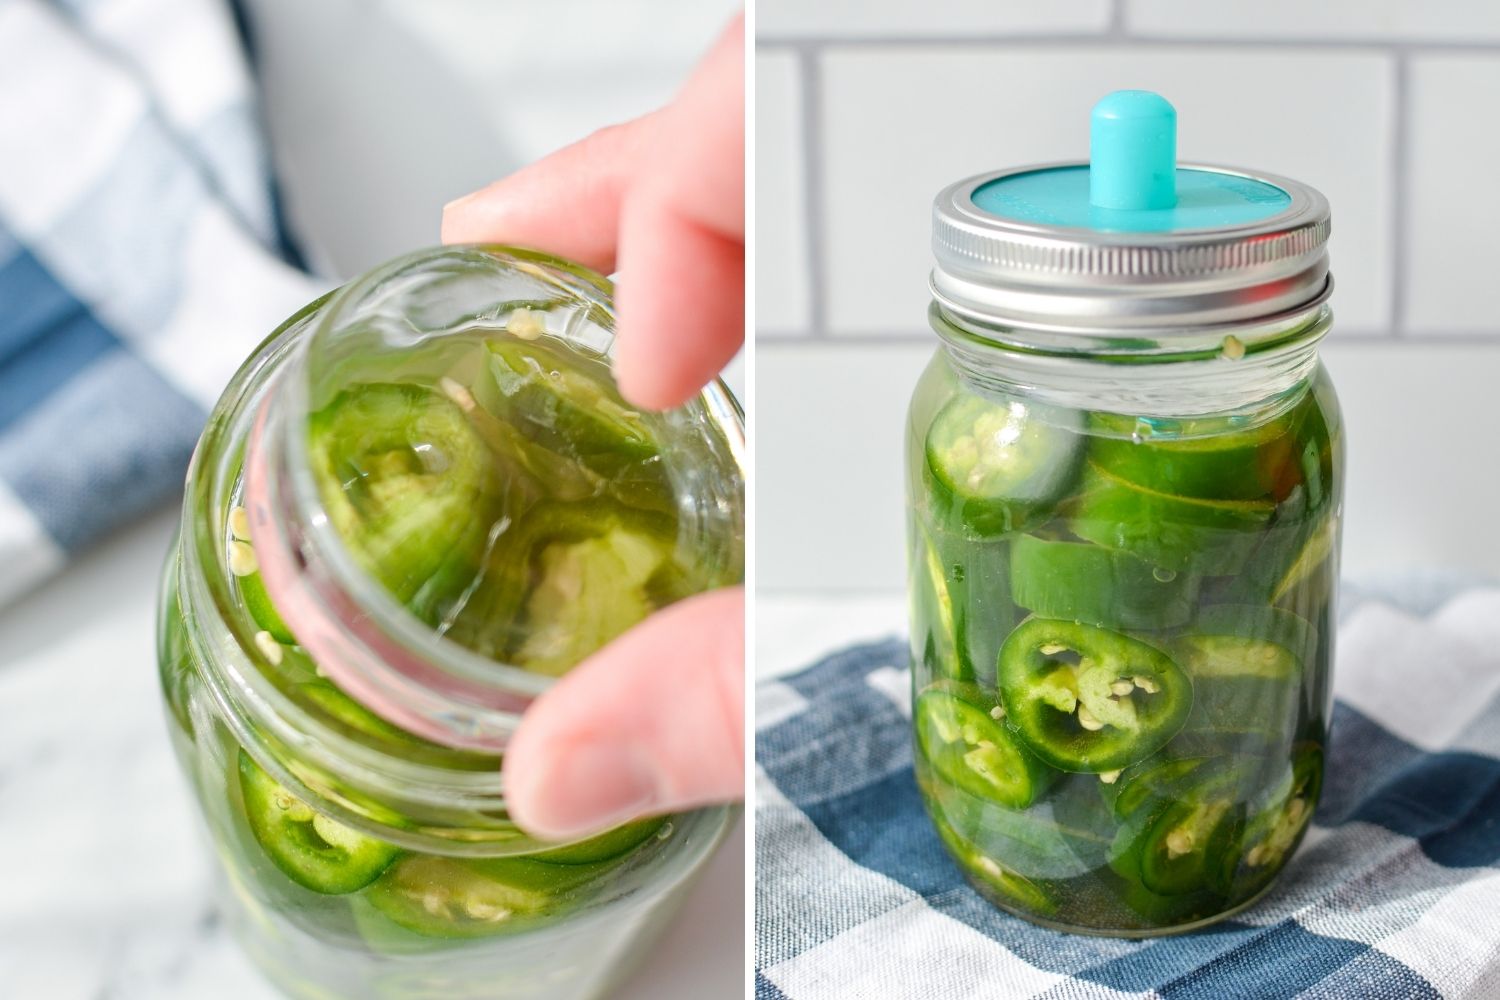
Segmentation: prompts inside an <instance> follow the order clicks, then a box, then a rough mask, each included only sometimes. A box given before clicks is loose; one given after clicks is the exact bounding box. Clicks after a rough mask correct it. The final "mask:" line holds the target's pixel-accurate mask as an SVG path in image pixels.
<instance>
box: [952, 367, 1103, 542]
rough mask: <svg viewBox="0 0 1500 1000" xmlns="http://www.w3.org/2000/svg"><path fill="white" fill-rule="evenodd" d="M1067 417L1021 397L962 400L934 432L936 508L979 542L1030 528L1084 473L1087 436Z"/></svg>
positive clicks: (969, 398)
mask: <svg viewBox="0 0 1500 1000" xmlns="http://www.w3.org/2000/svg"><path fill="white" fill-rule="evenodd" d="M1066 419H1067V418H1065V417H1063V416H1061V415H1057V414H1053V413H1051V412H1049V413H1048V414H1047V415H1046V417H1045V419H1044V418H1043V416H1042V415H1041V414H1039V413H1038V412H1037V409H1036V408H1035V407H1033V406H1032V405H1031V404H1028V403H1025V402H1022V401H1020V400H1010V401H1005V402H1002V401H996V400H989V399H983V398H981V397H979V396H971V395H964V396H960V397H959V398H957V399H954V400H953V401H952V402H950V403H949V404H948V405H947V406H945V407H943V409H942V412H940V413H939V414H938V415H937V418H936V419H935V420H934V421H933V424H932V428H931V429H930V430H929V431H928V433H927V470H928V472H929V473H930V475H931V477H932V480H933V483H932V485H933V487H934V489H933V491H932V492H933V499H934V503H936V504H937V505H938V506H939V507H940V508H947V510H946V511H943V513H946V514H948V515H951V516H952V517H954V518H956V519H957V521H959V522H960V523H961V524H963V525H964V526H965V527H966V528H967V529H968V531H969V532H970V533H971V534H973V535H975V536H977V537H989V536H993V535H1000V534H1004V533H1005V532H1008V531H1016V530H1020V529H1022V528H1025V527H1026V526H1027V525H1028V524H1029V523H1030V522H1031V520H1032V518H1033V517H1034V516H1035V515H1036V514H1037V513H1038V511H1039V510H1040V509H1041V508H1042V507H1043V506H1044V505H1045V504H1046V503H1047V502H1048V501H1050V500H1053V499H1056V498H1058V497H1060V496H1061V495H1062V494H1063V493H1064V492H1065V491H1066V490H1067V487H1068V485H1069V484H1070V483H1071V481H1072V479H1073V474H1074V472H1075V470H1076V469H1077V465H1078V455H1079V453H1080V451H1081V448H1080V442H1081V440H1082V439H1081V438H1080V437H1079V435H1078V434H1077V429H1078V428H1077V426H1076V424H1075V425H1073V426H1069V425H1068V424H1067V423H1066V422H1065V421H1066Z"/></svg>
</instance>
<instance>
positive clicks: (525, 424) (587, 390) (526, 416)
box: [485, 339, 657, 475]
mask: <svg viewBox="0 0 1500 1000" xmlns="http://www.w3.org/2000/svg"><path fill="white" fill-rule="evenodd" d="M590 362H592V364H593V366H595V367H597V370H596V371H593V372H588V371H586V370H585V369H584V366H586V365H589V364H590ZM605 364H606V363H605V361H604V359H602V358H598V359H586V358H585V357H583V356H582V355H580V354H578V352H576V351H573V352H570V353H569V354H568V355H567V356H563V355H562V354H561V353H560V352H559V351H557V350H555V349H553V348H551V347H549V346H543V345H542V344H541V343H537V342H525V341H519V340H500V339H497V340H492V341H490V342H489V369H490V375H491V376H492V378H493V379H494V383H495V388H496V389H498V390H499V392H498V398H497V399H496V400H495V404H494V407H493V412H494V414H495V416H497V417H499V418H501V419H502V420H504V421H506V422H507V423H510V424H512V425H514V426H517V427H520V428H522V430H523V432H524V433H525V434H526V435H527V436H528V437H530V438H532V439H533V440H535V441H537V442H539V443H541V444H543V445H544V446H546V447H548V448H550V449H552V450H553V451H556V452H558V453H559V454H563V455H567V456H569V457H572V458H576V459H577V460H578V461H580V462H582V463H583V464H584V465H586V466H588V467H589V468H590V469H592V470H594V471H595V472H598V473H600V474H603V475H612V474H614V473H616V472H618V471H619V470H620V469H621V468H623V467H624V466H626V465H628V464H629V463H632V462H640V461H647V460H651V459H653V458H655V457H656V456H657V444H656V440H655V438H654V437H653V435H652V433H651V428H650V426H649V425H648V424H647V421H646V417H645V416H644V415H642V414H641V412H640V411H639V410H637V409H635V408H634V407H631V406H630V405H628V404H627V403H626V402H625V401H624V399H622V398H621V397H620V395H619V393H618V392H617V391H615V389H614V385H613V383H612V382H610V381H609V376H608V371H607V369H606V367H605ZM485 395H486V398H487V394H485Z"/></svg>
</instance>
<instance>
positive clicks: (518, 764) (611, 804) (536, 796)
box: [504, 587, 745, 840]
mask: <svg viewBox="0 0 1500 1000" xmlns="http://www.w3.org/2000/svg"><path fill="white" fill-rule="evenodd" d="M744 676H745V593H744V590H743V589H742V588H739V587H733V588H728V589H725V590H716V591H712V592H710V593H707V594H700V595H698V596H696V597H692V598H689V599H687V600H685V601H681V602H679V603H677V604H674V605H672V606H671V607H668V608H666V609H664V610H662V611H659V612H657V613H656V614H655V615H652V616H651V617H650V618H648V619H647V620H646V621H644V622H642V623H641V624H639V625H637V626H636V627H635V628H633V629H631V630H630V631H629V632H626V633H625V634H624V635H622V636H620V637H619V638H618V639H616V640H615V641H614V642H612V643H610V644H609V645H607V646H605V647H604V648H603V649H601V650H600V651H599V652H597V653H595V654H594V655H593V656H591V657H589V658H588V659H587V660H585V661H584V662H582V663H580V664H579V665H578V666H577V667H575V668H574V669H573V670H571V671H569V672H568V674H567V675H566V676H565V677H563V678H562V679H561V680H560V681H558V682H557V684H556V685H555V686H554V687H553V688H552V689H551V690H549V691H548V692H547V693H546V694H544V695H542V697H540V698H538V699H537V700H536V702H535V703H533V704H532V705H531V707H530V708H528V709H527V710H526V715H525V717H524V718H523V719H522V720H521V726H520V728H519V729H518V730H517V732H516V735H515V738H514V739H513V740H512V741H511V744H510V746H509V747H508V748H507V750H506V753H505V763H504V777H505V796H506V804H507V806H508V808H509V810H510V814H511V817H512V818H513V819H514V820H515V821H516V822H517V823H518V824H519V825H520V826H521V827H522V828H523V829H525V830H526V831H527V832H529V833H531V834H533V835H535V836H538V837H541V838H544V839H547V840H571V839H576V838H578V837H582V836H586V835H589V834H593V833H598V832H600V831H603V830H606V829H608V828H609V827H612V826H616V825H618V824H620V823H623V822H626V821H627V820H631V819H636V818H638V817H641V816H646V815H655V814H659V813H669V812H677V811H680V810H683V809H691V808H696V807H698V806H704V805H709V804H711V803H716V802H727V801H730V800H733V799H739V798H742V797H743V796H744V777H745V775H744V766H745V686H744Z"/></svg>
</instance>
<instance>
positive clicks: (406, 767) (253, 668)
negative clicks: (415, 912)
mask: <svg viewBox="0 0 1500 1000" xmlns="http://www.w3.org/2000/svg"><path fill="white" fill-rule="evenodd" d="M461 249H462V248H461ZM452 252H454V251H452V250H451V249H448V250H439V251H420V252H418V253H415V254H411V255H407V256H406V257H403V258H400V259H398V260H397V261H394V262H392V264H391V265H390V266H391V267H398V268H399V267H400V266H402V265H403V264H407V263H410V262H412V261H417V260H422V259H425V258H429V257H430V256H432V255H433V254H434V253H436V254H439V255H441V254H446V253H452ZM527 253H528V254H530V253H531V252H527ZM532 256H533V258H534V257H539V256H544V255H535V254H532ZM566 266H567V267H568V268H569V269H570V270H572V269H576V265H566ZM385 270H387V269H386V268H382V269H377V271H376V272H373V273H372V275H371V276H367V278H368V277H378V275H379V274H380V273H382V272H383V271H385ZM578 270H580V271H581V270H582V269H578ZM584 274H585V278H584V279H582V280H587V281H588V282H589V284H590V285H591V286H592V287H594V288H596V289H598V290H599V292H600V293H601V295H607V292H608V290H609V289H610V288H611V287H612V286H611V285H610V284H609V282H608V281H607V279H604V278H602V277H600V276H597V275H593V274H592V272H584ZM364 280H366V279H360V281H364ZM357 285H358V282H356V283H354V284H353V285H351V286H346V287H345V288H344V289H342V290H335V291H331V292H329V293H327V294H325V295H323V296H320V297H319V298H317V299H315V300H314V301H312V302H310V303H308V304H307V305H305V306H303V307H302V308H301V309H299V310H298V311H297V312H295V313H293V314H292V316H290V317H288V319H287V320H286V321H285V322H283V323H282V324H281V325H280V326H279V327H277V329H276V330H275V331H273V332H272V333H271V334H270V335H269V336H268V337H267V338H266V339H265V340H264V341H263V342H262V343H261V344H260V345H259V346H258V347H257V348H256V350H255V351H254V352H253V353H252V354H251V356H250V357H249V358H248V359H247V360H246V362H245V363H244V364H243V365H242V366H241V367H240V369H239V370H238V371H237V372H236V373H235V375H234V376H233V378H232V379H231V381H230V383H229V385H228V386H227V388H226V389H225V391H224V393H223V394H222V395H221V397H220V399H219V400H218V402H217V403H216V405H215V407H214V409H213V411H212V413H211V414H210V416H209V419H208V422H207V425H206V428H205V430H204V433H203V435H202V438H201V439H200V441H199V444H198V446H197V448H196V449H195V451H194V454H193V458H192V461H191V463H190V465H189V469H188V475H187V479H186V485H185V498H184V504H183V512H184V513H183V518H184V520H183V524H182V528H181V536H182V539H183V544H182V548H183V550H184V557H183V560H184V561H183V565H182V567H181V568H180V569H179V572H178V580H179V587H180V588H181V589H182V591H183V600H184V602H192V603H193V604H194V605H196V606H197V607H199V608H202V609H203V611H202V612H201V614H203V615H204V616H206V617H208V616H211V618H210V619H209V621H208V625H209V628H210V629H211V630H212V631H213V633H214V635H212V636H211V637H209V638H207V639H204V638H203V637H198V638H195V639H194V642H195V643H197V644H198V645H199V647H200V648H199V650H198V652H199V653H200V657H199V658H200V660H201V661H206V663H207V664H208V665H207V666H206V667H205V669H204V673H205V674H208V675H210V677H209V681H210V683H209V684H208V687H209V688H210V690H211V691H212V692H213V693H214V697H215V700H216V701H217V702H218V703H219V707H220V710H221V711H222V712H223V713H224V714H226V715H227V716H229V717H230V718H239V717H240V716H245V717H248V718H249V719H251V720H252V721H254V722H255V723H256V726H248V725H239V726H237V727H236V728H237V729H239V730H248V732H246V731H241V732H237V736H241V737H244V738H245V739H246V740H247V741H248V743H249V745H252V746H255V751H256V752H255V754H254V756H256V757H257V758H264V757H270V758H272V763H273V766H271V767H268V768H267V769H268V770H270V771H272V772H273V773H276V774H278V776H279V777H281V778H291V779H294V785H293V787H305V788H309V789H310V791H311V794H314V795H317V796H319V797H320V798H323V799H325V800H326V799H328V798H329V796H328V795H327V794H325V793H324V791H323V790H321V789H319V788H314V787H312V786H308V785H306V783H305V782H303V781H301V779H300V778H299V777H298V776H297V775H290V774H289V773H288V772H287V771H286V769H285V768H280V767H276V766H274V762H275V760H276V758H277V755H278V750H277V749H276V748H274V747H272V746H270V745H268V741H267V738H266V734H263V733H261V732H260V731H259V730H258V729H257V728H256V727H262V726H265V727H266V728H268V729H269V730H271V731H272V732H271V736H273V737H274V741H273V742H275V743H278V744H281V745H285V746H292V749H291V752H293V753H295V754H297V755H299V756H300V755H303V754H306V753H312V754H314V755H316V757H317V758H318V759H319V760H320V761H321V762H323V763H328V764H329V765H330V766H333V765H335V764H336V765H338V766H339V767H340V768H341V769H348V768H354V769H357V770H358V773H359V775H360V777H361V780H366V779H367V780H368V782H369V783H370V784H369V785H366V786H362V787H374V786H375V785H378V786H379V787H380V788H387V787H389V788H407V787H413V788H419V789H421V791H422V794H423V795H425V796H426V797H425V798H424V799H423V801H430V803H431V804H434V805H438V804H443V805H446V804H449V803H451V802H452V801H462V802H464V803H466V804H467V805H466V808H469V809H471V810H479V811H486V810H492V809H500V808H503V806H504V795H503V792H504V789H503V782H502V781H501V777H500V773H499V768H498V767H495V768H493V769H490V770H488V771H484V772H478V771H466V770H462V769H455V768H450V767H443V766H439V765H435V764H433V763H431V762H429V761H419V760H408V759H404V758H402V757H400V756H398V755H395V754H393V753H390V752H388V751H387V750H386V749H384V748H381V747H376V746H371V745H368V744H366V743H363V742H361V741H359V740H358V739H355V738H354V737H353V736H352V735H351V734H348V733H345V732H343V731H342V730H341V729H340V728H339V727H337V726H336V725H330V723H329V720H328V719H326V718H324V715H325V714H326V713H323V712H321V711H320V710H319V709H318V707H317V706H310V705H308V704H304V703H302V702H300V701H298V700H297V699H296V698H294V697H293V696H292V695H291V694H290V693H289V692H287V691H285V690H282V688H281V687H279V686H278V685H277V684H276V683H275V682H274V681H273V680H272V679H271V678H270V676H269V675H268V668H267V666H266V664H264V663H261V662H260V660H261V658H262V657H263V654H262V652H261V651H260V650H259V649H258V647H257V645H256V638H255V632H256V630H257V628H258V626H256V625H255V624H254V623H253V622H251V621H250V620H249V618H248V616H246V615H244V614H243V613H242V610H241V608H240V603H239V601H238V599H237V598H236V596H235V595H234V594H233V592H232V583H231V572H230V570H229V567H228V549H227V545H228V535H227V531H228V528H227V524H226V518H225V517H223V516H219V514H220V513H222V512H221V511H219V508H220V507H221V506H225V505H226V502H227V501H229V500H231V499H232V497H233V495H234V490H235V489H236V480H237V479H238V477H239V476H241V475H248V468H246V469H244V470H242V469H241V462H242V460H243V458H244V455H245V452H246V451H248V450H249V448H248V447H247V438H246V437H244V436H241V435H243V434H244V432H245V426H246V421H247V420H248V419H251V418H253V417H254V416H255V415H256V414H257V413H258V412H259V411H260V409H261V407H262V405H263V403H264V400H265V398H266V397H267V395H269V394H270V393H271V392H273V391H278V390H279V388H280V383H281V381H282V380H283V379H284V378H285V376H286V375H287V374H289V372H288V371H287V370H286V369H284V368H282V367H280V366H282V365H283V364H284V363H286V362H287V361H289V360H290V359H292V358H293V356H294V354H295V352H296V351H297V350H298V349H299V347H300V346H305V341H306V336H307V335H308V334H309V333H310V331H309V329H308V328H309V325H310V324H311V323H312V322H313V321H314V320H315V319H316V318H317V317H318V316H319V315H320V313H322V312H323V311H324V310H326V309H327V308H328V307H329V305H330V303H331V302H332V301H334V300H335V299H337V298H338V297H339V296H340V295H344V294H347V293H348V292H349V290H350V288H354V287H356V286H357ZM702 398H703V399H704V400H705V401H706V402H705V405H706V406H708V407H710V408H711V417H712V419H713V422H714V424H715V425H716V426H717V428H718V429H719V431H720V432H721V433H722V434H723V436H724V438H725V443H726V445H727V447H728V449H729V450H730V452H731V453H732V458H733V468H734V469H735V470H736V481H737V482H738V481H741V480H742V472H743V463H744V423H743V413H742V411H741V410H740V408H739V406H738V403H737V401H735V399H734V397H733V395H732V393H730V391H729V390H728V388H727V386H725V385H724V384H723V382H722V381H721V380H715V382H714V383H713V384H712V385H710V386H709V387H707V388H706V389H705V390H704V392H703V394H702ZM291 437H293V438H297V437H298V435H295V434H293V435H291ZM244 464H245V466H247V467H248V465H249V463H248V462H245V463H244ZM340 549H341V546H340V547H339V548H337V549H334V551H339V550H340ZM321 554H322V553H320V555H321ZM346 569H347V572H349V573H350V574H351V575H353V576H354V578H355V579H359V580H362V581H364V582H365V583H368V584H371V585H373V586H375V587H376V588H377V589H379V588H378V584H374V581H370V580H368V578H367V577H364V575H363V574H361V573H359V571H358V570H357V568H356V567H355V566H354V563H353V560H352V559H350V560H349V561H348V566H347V567H346ZM365 589H366V590H368V587H366V588H365ZM361 593H363V591H361ZM379 596H380V597H381V598H384V599H385V600H384V602H381V603H380V604H379V605H378V606H376V607H375V610H374V611H373V612H372V615H382V614H386V613H387V612H389V613H390V614H391V615H392V617H393V618H395V619H396V620H404V619H405V618H410V620H411V623H413V624H415V625H419V626H421V627H422V628H424V629H425V628H426V626H425V625H422V624H421V623H420V622H419V621H418V620H417V619H416V618H415V616H414V615H412V614H411V612H409V611H408V610H407V609H405V608H404V607H402V606H401V605H399V604H397V603H396V602H395V600H394V598H392V597H390V595H388V594H386V593H385V592H384V591H383V589H382V590H380V594H379ZM386 602H388V607H387V604H386ZM213 619H216V620H213ZM434 638H440V637H434ZM441 643H442V644H444V645H440V646H439V647H438V648H440V649H441V650H443V651H444V652H445V653H448V654H452V653H454V652H455V651H462V653H464V654H469V656H471V657H472V656H476V655H477V654H473V653H472V652H471V651H469V650H467V649H466V648H464V647H461V646H459V645H458V643H457V642H455V641H453V640H450V639H446V638H441ZM204 647H207V648H204ZM479 659H480V660H481V661H482V663H483V665H484V669H485V671H486V672H487V673H488V676H489V677H490V678H492V679H493V683H494V686H495V687H496V688H497V690H509V691H512V692H515V691H521V693H523V694H525V695H527V696H530V695H532V694H535V693H540V692H541V691H544V690H546V689H547V688H549V687H550V686H551V684H552V683H554V682H555V679H554V678H550V677H545V676H542V675H538V674H534V673H530V672H526V671H522V670H520V669H519V668H516V667H502V666H501V665H497V664H496V663H495V662H494V661H491V660H487V659H483V658H482V657H481V658H479ZM240 660H247V661H248V662H247V663H240V662H239V661H240ZM506 684H509V685H510V687H509V688H506V687H505V685H506ZM523 684H524V685H525V688H524V690H521V689H522V685H523ZM518 719H519V711H516V712H515V713H511V714H510V715H509V718H508V720H506V721H507V724H513V723H514V722H515V721H518ZM241 721H243V720H241ZM267 723H269V726H266V724H267ZM439 742H440V741H439ZM293 744H294V745H293ZM450 745H452V744H450ZM466 750H468V751H472V750H478V751H479V752H481V753H484V754H488V755H493V754H496V753H498V750H499V747H498V746H495V745H492V744H484V745H481V746H470V747H464V746H463V745H461V744H460V745H458V746H457V748H456V749H455V750H454V751H453V752H455V753H462V752H466ZM262 763H263V764H265V763H267V762H266V761H264V760H262ZM332 801H333V804H334V805H337V806H339V807H340V809H341V811H342V812H343V813H345V815H344V816H343V817H342V818H344V819H346V820H348V821H350V822H351V824H352V825H355V826H363V827H365V828H367V829H368V828H369V827H370V826H371V825H372V823H374V822H375V821H372V820H371V819H370V818H369V817H367V816H365V815H363V814H362V813H360V812H359V811H358V810H352V811H351V810H349V809H348V808H347V804H346V803H342V802H340V801H338V800H332ZM413 801H415V800H413ZM377 825H378V824H377ZM381 830H383V828H381ZM384 833H385V834H386V835H387V836H388V838H389V836H396V837H397V838H398V839H399V837H400V834H392V833H391V831H384ZM456 836H458V837H460V838H462V837H463V836H465V834H463V832H462V831H458V833H457V834H456ZM471 839H473V838H472V837H471ZM435 842H437V843H441V844H443V845H447V847H452V845H453V844H454V843H463V841H462V840H461V839H460V840H452V839H450V838H449V837H445V836H437V837H436V841H435ZM473 843H474V845H475V849H476V850H479V851H480V852H481V853H482V852H483V850H484V849H485V848H486V846H488V849H489V853H491V854H492V853H494V851H493V848H494V842H493V840H491V841H489V842H485V841H484V840H483V839H482V838H480V839H473ZM548 846H554V845H548ZM534 849H540V848H536V847H531V848H528V850H534Z"/></svg>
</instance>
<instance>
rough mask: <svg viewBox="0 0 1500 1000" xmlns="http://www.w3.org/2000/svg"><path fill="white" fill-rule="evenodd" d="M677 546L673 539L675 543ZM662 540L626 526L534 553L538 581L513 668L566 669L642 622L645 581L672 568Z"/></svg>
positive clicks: (647, 609) (646, 604) (647, 604)
mask: <svg viewBox="0 0 1500 1000" xmlns="http://www.w3.org/2000/svg"><path fill="white" fill-rule="evenodd" d="M674 541H675V539H674ZM671 559H672V547H671V546H670V545H668V544H666V543H665V542H664V541H663V540H662V539H660V538H657V537H654V536H652V535H648V534H644V533H641V532H636V531H631V530H630V529H629V528H626V527H624V526H617V527H613V528H611V529H610V530H609V531H608V532H606V533H605V534H602V535H599V536H598V537H595V538H588V539H583V540H579V541H558V542H554V543H552V544H551V545H548V546H547V547H546V548H544V549H542V551H541V553H540V563H541V565H540V575H539V577H538V578H537V580H536V583H535V585H534V586H533V587H532V590H531V592H530V594H529V595H528V597H527V599H526V620H527V623H528V624H527V630H526V638H525V640H524V641H523V642H522V643H521V645H520V647H519V648H518V649H517V650H516V653H515V656H516V662H517V665H518V666H522V667H525V668H526V669H527V670H531V671H534V672H536V673H542V674H552V675H558V674H562V673H566V672H567V671H568V670H571V669H572V668H573V666H574V665H575V664H577V663H578V662H579V661H580V660H582V659H583V658H584V657H586V656H588V655H589V654H590V653H593V652H594V651H595V650H598V649H600V648H602V647H603V646H604V645H605V644H606V643H608V642H610V641H611V640H613V639H614V638H616V637H617V636H619V635H621V634H623V633H624V632H625V631H626V630H628V629H629V628H631V627H632V626H634V625H636V624H638V623H639V622H641V621H642V620H643V619H645V617H646V616H647V615H649V614H650V613H651V612H652V610H654V607H655V605H654V604H653V602H652V601H651V598H650V587H649V584H650V582H651V580H652V579H653V578H654V577H656V576H657V575H658V574H659V573H660V572H661V571H662V570H663V569H664V568H665V567H667V566H668V565H669V564H670V563H671Z"/></svg>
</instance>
